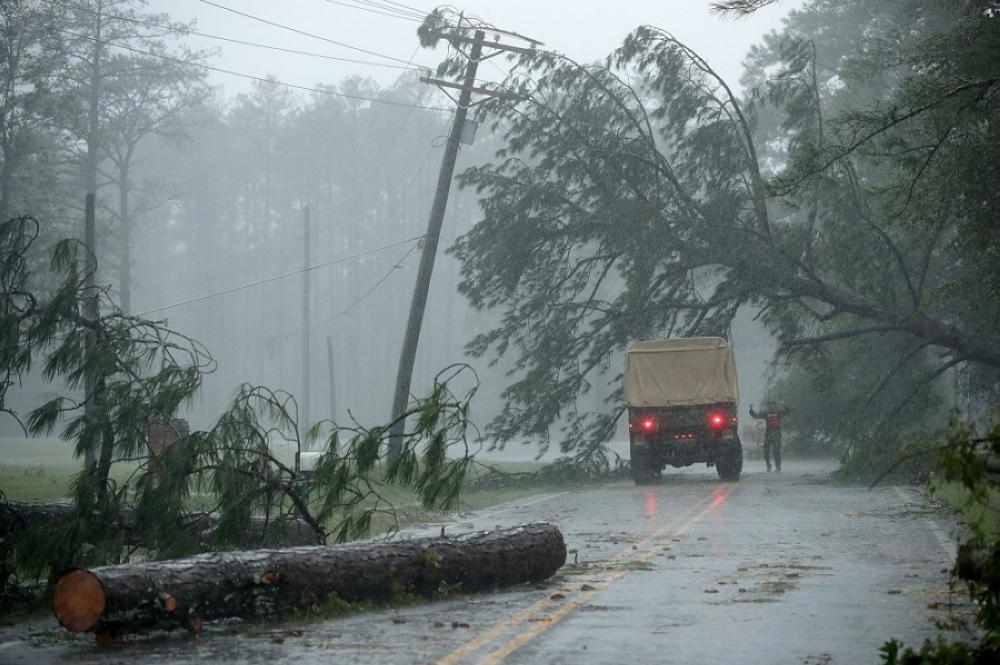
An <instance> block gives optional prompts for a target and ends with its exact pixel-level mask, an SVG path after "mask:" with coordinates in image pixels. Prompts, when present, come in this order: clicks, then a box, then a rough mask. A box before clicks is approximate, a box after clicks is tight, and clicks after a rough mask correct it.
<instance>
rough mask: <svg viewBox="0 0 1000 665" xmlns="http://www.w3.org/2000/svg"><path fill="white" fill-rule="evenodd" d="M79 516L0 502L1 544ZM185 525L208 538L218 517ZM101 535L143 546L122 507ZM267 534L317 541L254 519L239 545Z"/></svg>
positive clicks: (190, 515)
mask: <svg viewBox="0 0 1000 665" xmlns="http://www.w3.org/2000/svg"><path fill="white" fill-rule="evenodd" d="M77 517H78V515H77V512H76V506H75V505H74V504H72V503H69V502H63V501H60V502H24V501H0V542H6V541H10V540H12V539H13V538H14V537H15V536H16V535H18V534H19V533H22V532H24V531H26V530H28V529H44V530H49V529H54V528H59V527H60V526H64V525H66V524H69V523H70V522H71V521H72V520H74V519H76V518H77ZM183 517H184V522H185V524H186V525H187V526H188V527H191V528H193V529H194V530H195V532H197V533H198V534H200V535H201V536H202V537H205V538H207V537H208V536H210V535H211V532H212V530H213V529H215V527H216V525H217V524H218V521H219V520H218V516H217V515H215V514H214V513H210V512H204V511H191V512H187V513H184V516H183ZM101 528H102V530H103V532H104V535H120V536H121V537H122V540H123V542H125V543H126V544H128V545H132V546H142V545H143V544H144V543H143V542H142V534H141V531H140V529H139V526H138V523H137V520H136V517H135V514H134V511H133V510H132V509H131V508H129V507H127V506H126V507H124V508H122V509H121V510H120V511H119V513H118V519H117V520H113V521H112V522H110V523H109V522H102V525H101ZM268 535H275V536H280V537H281V538H282V539H284V542H287V543H289V544H315V543H318V542H319V537H318V535H317V534H316V532H315V531H314V530H313V529H312V528H311V527H310V526H309V525H308V524H306V523H305V522H303V521H302V520H294V521H292V520H287V519H285V520H276V519H271V520H268V519H265V518H263V517H254V518H251V520H250V525H249V529H248V530H247V532H246V534H245V535H244V537H243V538H242V539H241V542H242V543H243V544H246V545H254V544H260V543H261V542H262V541H263V540H264V538H265V537H266V536H268Z"/></svg>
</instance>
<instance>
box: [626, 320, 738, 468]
mask: <svg viewBox="0 0 1000 665" xmlns="http://www.w3.org/2000/svg"><path fill="white" fill-rule="evenodd" d="M624 397H625V405H626V406H627V407H628V433H629V451H630V453H631V467H632V479H633V480H635V482H636V484H643V483H649V482H652V481H653V480H654V479H655V478H656V476H657V475H659V473H660V472H661V471H662V470H663V469H664V467H666V466H667V465H668V464H669V465H671V466H674V467H682V466H690V465H692V464H696V463H699V462H704V463H705V464H706V465H707V466H709V467H712V466H714V467H715V468H716V470H717V471H718V474H719V478H720V479H722V480H724V481H737V480H739V479H740V472H741V471H742V470H743V447H742V446H741V445H740V438H739V433H738V431H737V418H736V407H737V405H738V403H739V397H740V395H739V385H738V384H737V381H736V362H735V360H734V359H733V350H732V348H730V346H729V344H728V343H727V342H726V340H724V339H722V338H721V337H689V338H679V339H660V340H649V341H641V342H635V343H634V344H632V345H631V346H630V347H629V348H628V349H627V350H626V352H625V385H624Z"/></svg>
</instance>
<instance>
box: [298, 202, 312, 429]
mask: <svg viewBox="0 0 1000 665" xmlns="http://www.w3.org/2000/svg"><path fill="white" fill-rule="evenodd" d="M302 227H303V228H302V231H303V238H302V397H301V399H300V400H299V436H300V437H303V438H304V437H305V434H306V432H307V431H309V388H310V386H309V383H310V376H309V348H310V343H311V340H310V338H309V291H310V286H311V285H310V283H309V240H310V237H309V206H306V207H305V208H303V209H302Z"/></svg>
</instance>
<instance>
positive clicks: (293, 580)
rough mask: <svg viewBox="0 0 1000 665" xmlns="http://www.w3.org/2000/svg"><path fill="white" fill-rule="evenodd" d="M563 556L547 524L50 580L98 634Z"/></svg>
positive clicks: (194, 624)
mask: <svg viewBox="0 0 1000 665" xmlns="http://www.w3.org/2000/svg"><path fill="white" fill-rule="evenodd" d="M565 562H566V545H565V543H564V542H563V537H562V533H560V531H559V529H557V528H556V527H555V526H553V525H551V524H544V523H538V524H528V525H524V526H520V527H515V528H511V529H502V530H497V531H491V532H485V533H475V534H469V535H464V536H458V537H448V538H445V537H442V538H423V539H417V540H402V541H392V542H377V543H373V542H363V543H349V544H346V545H334V546H329V547H328V546H312V547H295V548H288V549H273V550H256V551H245V552H213V553H209V554H201V555H198V556H193V557H190V558H186V559H177V560H174V561H162V562H150V563H142V564H127V565H120V566H104V567H101V568H92V569H82V568H78V569H75V570H70V571H68V572H66V573H64V574H63V575H62V576H61V577H60V578H59V581H58V582H57V584H56V589H55V594H54V597H53V608H54V610H55V614H56V617H57V618H58V619H59V623H60V624H62V625H63V626H64V627H65V628H68V629H69V630H72V631H77V632H80V631H94V632H97V633H98V636H99V638H100V637H102V636H103V637H108V636H117V635H120V634H123V633H127V632H137V631H142V630H149V629H171V628H179V627H183V628H187V629H189V630H192V631H194V632H197V631H198V630H200V627H201V623H202V622H203V621H209V620H213V619H223V618H242V619H256V618H261V617H269V616H276V615H280V614H283V613H287V612H289V611H292V610H296V609H304V608H308V607H311V606H314V605H317V604H322V603H324V602H327V601H330V600H338V599H339V600H341V601H348V602H354V601H359V600H373V601H387V600H391V599H392V598H393V597H396V596H398V595H399V594H400V593H407V594H416V595H419V596H423V597H431V596H433V595H435V594H437V593H439V592H441V591H442V590H445V589H447V590H449V591H455V590H458V591H461V592H463V593H464V592H474V591H483V590H493V589H497V588H500V587H504V586H510V585H514V584H520V583H523V582H532V581H541V580H544V579H547V578H549V577H551V576H552V575H553V574H554V573H555V572H556V570H558V569H559V568H560V567H561V566H562V565H563V564H564V563H565Z"/></svg>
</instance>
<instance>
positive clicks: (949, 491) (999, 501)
mask: <svg viewBox="0 0 1000 665" xmlns="http://www.w3.org/2000/svg"><path fill="white" fill-rule="evenodd" d="M930 487H931V491H932V492H933V493H934V496H935V497H936V498H938V499H940V500H941V501H943V502H944V503H946V504H947V505H948V506H950V507H951V508H953V509H955V510H956V511H958V512H959V513H960V514H961V515H962V520H963V521H965V522H966V523H973V522H979V523H980V524H981V525H982V526H983V528H984V529H985V530H986V533H988V534H993V535H997V534H1000V491H997V490H994V491H992V492H990V494H989V496H988V498H987V502H986V504H985V505H984V504H976V505H970V504H969V491H968V490H967V489H965V488H964V487H963V486H962V485H961V484H960V483H942V482H933V483H931V486H930Z"/></svg>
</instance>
